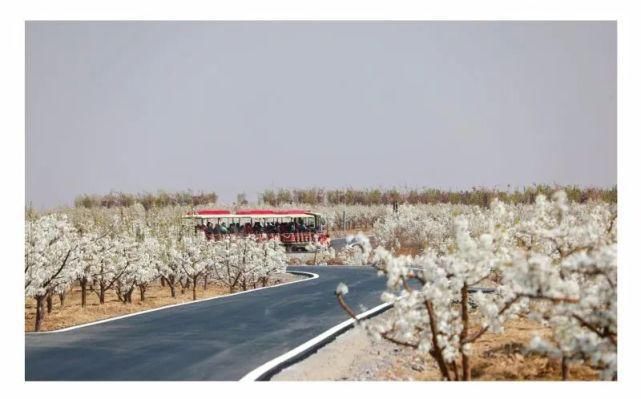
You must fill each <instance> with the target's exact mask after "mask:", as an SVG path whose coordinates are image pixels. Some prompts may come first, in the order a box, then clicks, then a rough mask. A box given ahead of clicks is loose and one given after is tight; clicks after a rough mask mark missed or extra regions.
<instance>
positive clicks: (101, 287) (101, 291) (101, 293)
mask: <svg viewBox="0 0 641 399" xmlns="http://www.w3.org/2000/svg"><path fill="white" fill-rule="evenodd" d="M98 297H99V298H100V304H101V305H104V304H105V285H104V284H103V283H100V295H99V296H98Z"/></svg>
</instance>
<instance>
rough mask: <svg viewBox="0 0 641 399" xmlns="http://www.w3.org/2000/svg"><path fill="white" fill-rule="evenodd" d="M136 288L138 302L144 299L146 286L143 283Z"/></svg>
mask: <svg viewBox="0 0 641 399" xmlns="http://www.w3.org/2000/svg"><path fill="white" fill-rule="evenodd" d="M138 289H139V290H140V302H144V301H145V291H147V287H145V286H144V285H139V286H138Z"/></svg>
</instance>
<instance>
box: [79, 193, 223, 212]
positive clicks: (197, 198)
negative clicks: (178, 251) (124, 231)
mask: <svg viewBox="0 0 641 399" xmlns="http://www.w3.org/2000/svg"><path fill="white" fill-rule="evenodd" d="M216 201H218V195H217V194H216V193H214V192H210V193H203V192H200V193H192V192H191V191H181V192H175V193H168V192H164V191H158V192H157V193H155V194H152V193H141V194H127V193H120V192H111V193H109V194H106V195H86V194H85V195H81V196H79V197H76V200H75V201H74V205H75V206H76V208H81V207H84V208H95V207H106V208H113V207H119V206H131V205H133V204H136V203H138V204H141V205H142V206H143V207H144V208H145V209H150V208H154V207H164V206H170V205H189V206H196V205H205V204H214V203H216Z"/></svg>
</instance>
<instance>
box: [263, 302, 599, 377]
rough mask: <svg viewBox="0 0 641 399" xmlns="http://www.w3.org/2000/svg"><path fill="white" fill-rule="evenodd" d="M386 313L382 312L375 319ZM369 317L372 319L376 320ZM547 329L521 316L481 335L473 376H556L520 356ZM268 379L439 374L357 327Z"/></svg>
mask: <svg viewBox="0 0 641 399" xmlns="http://www.w3.org/2000/svg"><path fill="white" fill-rule="evenodd" d="M382 317H387V316H386V314H383V315H381V316H377V318H382ZM377 318H374V319H372V320H376V319H377ZM535 332H536V333H538V334H541V335H548V334H549V331H547V330H546V329H545V328H543V327H541V326H540V325H538V324H536V323H534V322H532V321H529V320H525V319H519V320H514V321H511V322H508V323H507V325H506V332H505V334H501V335H495V334H486V335H484V336H483V337H482V338H480V339H479V341H478V342H477V344H476V345H475V347H474V349H475V350H474V354H473V355H472V358H471V364H472V378H473V379H475V380H492V381H495V380H559V379H560V375H561V372H560V364H559V362H558V361H549V360H548V359H547V358H544V357H540V356H536V355H527V354H524V352H525V351H524V350H523V348H524V346H526V345H527V343H528V342H529V341H530V337H531V335H532V334H533V333H535ZM570 379H573V380H597V379H598V372H597V371H596V370H593V369H591V368H589V367H587V366H585V365H580V364H579V365H576V364H575V365H573V366H572V367H571V369H570ZM272 380H273V381H340V380H349V381H396V380H401V381H404V380H405V381H407V380H415V381H437V380H440V373H439V371H438V368H437V366H436V363H435V362H434V361H433V360H432V359H431V358H429V357H427V358H422V357H421V356H418V355H417V354H415V353H413V352H412V350H410V349H408V348H404V347H400V346H396V345H394V344H392V343H389V342H387V341H381V342H378V343H375V342H374V341H373V339H372V338H370V337H369V336H368V335H367V333H366V332H365V331H364V330H363V329H362V328H354V329H351V330H349V331H347V332H346V333H344V334H342V335H340V336H339V337H337V338H336V340H334V341H333V342H331V343H329V344H328V345H326V346H325V347H323V348H321V349H319V350H318V352H317V353H315V354H313V355H311V356H310V357H308V358H306V359H304V360H303V361H301V362H299V363H296V364H294V365H292V366H290V367H288V368H286V369H284V370H282V371H281V372H280V373H279V374H277V375H275V376H274V377H273V378H272Z"/></svg>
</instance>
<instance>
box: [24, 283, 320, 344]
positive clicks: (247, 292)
mask: <svg viewBox="0 0 641 399" xmlns="http://www.w3.org/2000/svg"><path fill="white" fill-rule="evenodd" d="M287 273H291V274H300V275H306V276H309V278H306V279H303V280H296V281H290V282H288V283H282V284H277V285H271V286H269V287H260V288H254V289H253V290H249V291H241V292H235V293H233V294H225V295H220V296H215V297H211V298H203V299H197V300H195V301H189V302H182V303H175V304H173V305H166V306H161V307H159V308H154V309H147V310H141V311H140V312H135V313H128V314H124V315H121V316H116V317H110V318H107V319H101V320H97V321H92V322H91V323H85V324H78V325H77V326H71V327H65V328H61V329H59V330H51V331H38V332H35V331H30V332H25V335H43V334H56V333H62V332H66V331H71V330H77V329H79V328H84V327H89V326H94V325H96V324H102V323H109V322H111V321H115V320H120V319H126V318H128V317H133V316H138V315H141V314H145V313H151V312H157V311H159V310H165V309H169V308H175V307H178V306H185V305H191V304H194V303H199V302H205V301H213V300H216V299H224V298H229V297H230V296H236V295H242V294H250V293H252V292H256V291H261V290H267V289H269V288H278V287H283V286H285V285H289V284H296V283H302V282H305V281H310V280H314V279H317V278H318V277H319V276H318V274H316V273H312V272H303V271H298V270H295V271H294V270H292V271H290V272H287Z"/></svg>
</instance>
